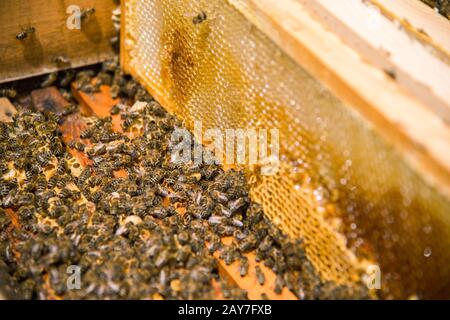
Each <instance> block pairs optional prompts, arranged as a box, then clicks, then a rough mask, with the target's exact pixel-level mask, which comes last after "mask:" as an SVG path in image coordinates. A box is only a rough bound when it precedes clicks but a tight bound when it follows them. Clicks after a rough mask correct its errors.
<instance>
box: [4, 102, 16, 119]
mask: <svg viewBox="0 0 450 320" xmlns="http://www.w3.org/2000/svg"><path fill="white" fill-rule="evenodd" d="M16 112H17V110H16V107H14V105H13V104H12V103H11V101H9V99H8V98H0V122H10V121H12V119H11V118H12V116H13V114H14V113H16Z"/></svg>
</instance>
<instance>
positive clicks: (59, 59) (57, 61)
mask: <svg viewBox="0 0 450 320" xmlns="http://www.w3.org/2000/svg"><path fill="white" fill-rule="evenodd" d="M51 61H52V62H53V63H55V64H58V65H60V64H69V63H70V59H69V58H67V57H66V56H65V55H61V56H54V57H53V58H52V60H51Z"/></svg>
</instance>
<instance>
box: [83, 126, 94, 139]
mask: <svg viewBox="0 0 450 320" xmlns="http://www.w3.org/2000/svg"><path fill="white" fill-rule="evenodd" d="M92 134H93V132H92V130H91V129H90V128H86V129H84V130H83V131H81V133H80V138H81V139H89V138H91V137H92Z"/></svg>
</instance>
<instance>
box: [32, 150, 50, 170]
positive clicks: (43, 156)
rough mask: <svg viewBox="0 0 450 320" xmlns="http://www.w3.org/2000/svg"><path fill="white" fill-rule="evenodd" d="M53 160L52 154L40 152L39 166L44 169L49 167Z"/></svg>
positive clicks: (37, 158) (38, 156) (38, 157)
mask: <svg viewBox="0 0 450 320" xmlns="http://www.w3.org/2000/svg"><path fill="white" fill-rule="evenodd" d="M51 158H52V154H51V153H50V152H49V151H44V152H40V153H38V154H37V156H36V160H37V161H38V162H39V165H40V166H41V167H42V168H45V167H47V166H48V164H49V162H50V160H51Z"/></svg>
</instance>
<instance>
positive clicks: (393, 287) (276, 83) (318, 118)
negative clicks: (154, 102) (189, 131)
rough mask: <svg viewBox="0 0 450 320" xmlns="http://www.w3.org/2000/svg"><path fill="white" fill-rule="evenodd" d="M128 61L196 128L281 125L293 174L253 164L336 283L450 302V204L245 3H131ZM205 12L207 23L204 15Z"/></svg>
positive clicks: (263, 193)
mask: <svg viewBox="0 0 450 320" xmlns="http://www.w3.org/2000/svg"><path fill="white" fill-rule="evenodd" d="M122 10H123V12H122V14H123V15H124V18H123V22H124V23H123V31H122V50H121V54H122V62H123V67H124V68H125V70H126V71H128V72H130V73H131V74H133V75H134V76H135V77H136V78H138V79H140V81H141V82H142V83H143V84H144V85H145V86H146V87H147V88H148V90H149V91H150V92H151V93H152V95H154V96H155V97H157V99H158V100H159V102H160V103H162V104H163V105H164V107H166V108H167V109H168V110H169V111H170V112H172V113H173V114H175V115H177V116H179V117H180V118H181V119H183V120H184V121H185V123H186V124H187V125H188V127H190V128H192V127H193V125H194V121H197V120H198V121H202V124H203V130H206V129H209V128H219V129H221V130H226V129H229V128H255V129H258V128H264V129H270V128H277V129H279V132H280V153H281V155H280V159H281V166H280V170H279V171H278V173H277V174H275V175H272V176H263V175H260V174H259V173H258V171H257V170H254V168H253V167H252V166H245V165H244V166H243V168H244V169H245V170H247V172H248V174H249V176H250V180H251V181H252V189H251V193H252V196H253V198H254V200H256V201H257V202H260V203H261V204H262V205H263V206H264V210H265V212H266V214H267V215H268V216H269V217H270V218H271V220H272V221H273V222H274V223H275V224H277V225H278V226H279V227H280V228H282V229H283V230H284V231H285V232H287V233H288V234H289V235H291V236H292V237H296V238H303V239H304V241H305V244H306V252H307V255H308V258H309V259H310V260H311V261H312V262H313V264H314V265H315V267H316V268H317V269H318V270H319V273H320V275H321V277H323V278H324V279H325V280H334V281H336V282H338V283H342V284H346V283H351V282H353V281H356V280H357V279H358V278H359V277H361V276H362V275H364V273H365V270H366V267H367V265H368V264H377V265H379V266H380V268H381V279H382V288H381V293H380V295H381V296H382V297H385V298H407V297H411V296H412V295H417V296H418V297H420V298H437V297H439V298H442V297H447V298H448V297H450V296H449V294H450V268H449V267H448V265H449V262H450V252H449V250H448V248H449V247H450V216H449V215H448V213H449V212H450V201H449V199H448V198H446V196H444V195H443V194H441V193H440V192H439V191H438V190H436V189H435V188H434V187H433V186H431V185H430V184H429V183H428V182H427V181H425V179H424V178H423V177H422V176H421V175H420V174H418V173H417V172H416V171H415V170H413V169H412V168H411V167H410V166H409V164H408V162H407V161H406V160H405V158H404V157H403V156H402V154H401V152H400V151H398V150H396V149H395V148H394V147H393V146H392V145H390V144H389V143H388V142H387V141H386V140H384V139H383V138H382V137H381V136H380V134H378V133H377V130H376V129H375V128H374V126H373V125H372V124H371V122H370V120H368V119H366V118H364V117H363V116H362V115H360V114H359V113H358V112H357V111H355V110H354V109H352V108H351V107H349V106H346V105H345V104H344V103H343V102H341V101H340V100H339V99H337V98H336V97H335V96H334V95H333V94H332V93H331V92H330V91H329V90H328V89H327V88H325V87H324V86H323V85H322V84H321V83H319V82H318V81H317V80H316V79H315V78H314V77H313V76H312V75H311V74H309V73H308V72H307V71H305V70H304V69H303V68H302V67H301V66H299V65H298V64H296V63H295V62H294V61H293V60H292V59H291V58H290V57H289V56H288V55H287V54H285V53H284V52H283V51H282V50H281V49H280V48H279V47H277V46H276V45H275V44H274V43H273V42H272V41H271V40H270V39H269V38H268V37H267V36H266V35H265V34H264V33H263V32H262V31H260V30H259V29H258V28H257V27H256V26H254V25H253V24H251V23H250V22H249V21H248V20H247V19H246V18H245V15H244V14H243V13H245V12H244V11H245V10H247V9H246V6H245V1H231V0H170V1H169V0H159V1H145V0H127V1H125V2H124V4H123V8H122ZM202 13H204V14H205V16H206V17H205V18H206V19H204V21H202V22H200V23H194V21H193V20H194V18H195V17H197V16H198V15H199V14H202Z"/></svg>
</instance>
